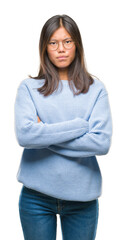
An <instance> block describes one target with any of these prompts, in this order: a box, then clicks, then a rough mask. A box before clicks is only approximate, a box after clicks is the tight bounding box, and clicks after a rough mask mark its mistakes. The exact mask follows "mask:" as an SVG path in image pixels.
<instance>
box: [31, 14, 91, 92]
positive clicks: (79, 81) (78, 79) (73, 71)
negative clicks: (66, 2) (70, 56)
mask: <svg viewBox="0 0 127 240" xmlns="http://www.w3.org/2000/svg"><path fill="white" fill-rule="evenodd" d="M60 27H64V28H65V29H66V31H67V32H68V33H69V34H70V36H71V38H72V40H73V41H74V42H75V46H76V52H75V58H74V60H73V62H72V63H71V64H70V65H69V66H68V82H69V85H70V88H71V89H72V91H73V93H74V95H78V94H80V93H87V92H88V90H89V86H90V85H91V84H92V83H93V81H94V78H93V77H92V76H94V75H92V74H90V73H89V72H88V71H87V68H86V63H85V56H84V49H83V44H82V39H81V34H80V31H79V28H78V26H77V24H76V22H75V21H74V20H73V19H72V18H71V17H69V16H68V15H65V14H63V15H55V16H53V17H51V18H50V19H48V20H47V21H46V23H45V24H44V26H43V28H42V31H41V34H40V40H39V56H40V66H39V72H38V75H37V76H36V77H31V76H30V75H29V77H30V78H34V79H45V83H44V85H43V86H42V87H40V88H38V91H39V92H40V93H41V94H43V95H44V96H48V95H50V94H52V93H53V92H54V91H55V90H56V89H57V88H58V85H59V81H60V79H59V74H58V68H57V67H56V66H55V65H54V64H53V63H52V62H51V61H50V59H49V57H48V53H47V45H48V42H49V40H50V38H51V36H52V34H53V33H54V32H55V31H56V30H57V29H58V28H60ZM70 80H72V81H70ZM73 84H74V86H75V87H76V89H77V90H79V91H78V92H75V90H74V87H73Z"/></svg>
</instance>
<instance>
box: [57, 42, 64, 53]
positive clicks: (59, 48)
mask: <svg viewBox="0 0 127 240" xmlns="http://www.w3.org/2000/svg"><path fill="white" fill-rule="evenodd" d="M58 51H60V52H61V51H65V49H64V46H63V43H62V42H59V46H58Z"/></svg>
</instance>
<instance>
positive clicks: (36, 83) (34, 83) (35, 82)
mask: <svg viewBox="0 0 127 240" xmlns="http://www.w3.org/2000/svg"><path fill="white" fill-rule="evenodd" d="M44 82H45V79H34V78H25V79H23V80H21V82H20V83H19V86H18V88H22V87H27V88H39V87H41V86H42V85H43V84H44Z"/></svg>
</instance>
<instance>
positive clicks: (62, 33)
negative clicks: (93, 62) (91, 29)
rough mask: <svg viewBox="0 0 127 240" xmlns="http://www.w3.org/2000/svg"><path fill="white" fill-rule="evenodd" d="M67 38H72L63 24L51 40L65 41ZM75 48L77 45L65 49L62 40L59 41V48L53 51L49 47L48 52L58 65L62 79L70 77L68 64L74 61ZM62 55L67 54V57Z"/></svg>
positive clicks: (53, 61)
mask: <svg viewBox="0 0 127 240" xmlns="http://www.w3.org/2000/svg"><path fill="white" fill-rule="evenodd" d="M66 38H71V36H70V34H69V33H68V32H67V31H66V29H65V28H64V27H63V26H62V27H59V28H58V29H57V30H56V31H55V32H54V33H53V34H52V36H51V38H50V41H52V40H57V41H63V40H64V39H66ZM75 50H76V46H75V44H74V46H73V47H72V48H71V49H65V48H64V46H63V44H62V42H59V47H58V49H57V50H55V51H53V50H50V49H49V46H48V47H47V53H48V57H49V59H50V61H51V62H52V63H53V64H54V65H55V66H56V67H58V71H59V77H60V79H63V80H67V79H68V75H67V72H68V66H69V65H70V64H71V63H72V61H73V60H74V58H75ZM60 56H65V57H66V58H64V59H60V58H59V57H60Z"/></svg>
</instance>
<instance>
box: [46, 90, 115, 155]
mask: <svg viewBox="0 0 127 240" xmlns="http://www.w3.org/2000/svg"><path fill="white" fill-rule="evenodd" d="M111 136H112V117H111V112H110V106H109V100H108V94H104V95H103V96H101V97H99V98H98V100H97V101H96V103H95V105H94V108H93V110H92V113H91V115H90V118H89V132H86V133H84V134H83V135H82V136H79V137H78V138H76V139H73V140H69V141H66V142H63V143H60V144H57V145H53V146H49V147H48V148H49V149H50V150H52V151H54V152H56V153H59V154H62V155H65V156H69V157H89V156H94V155H105V154H107V153H108V151H109V148H110V145H111Z"/></svg>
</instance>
